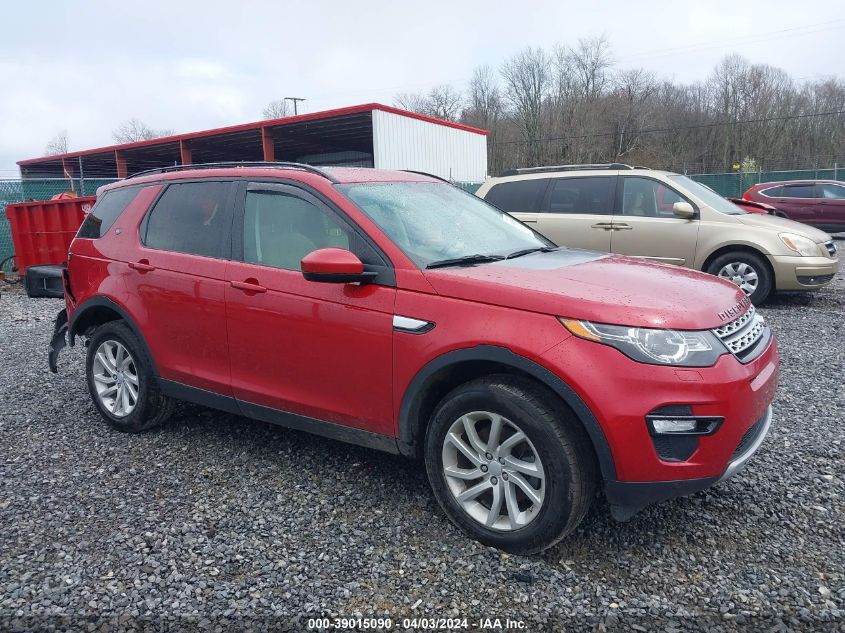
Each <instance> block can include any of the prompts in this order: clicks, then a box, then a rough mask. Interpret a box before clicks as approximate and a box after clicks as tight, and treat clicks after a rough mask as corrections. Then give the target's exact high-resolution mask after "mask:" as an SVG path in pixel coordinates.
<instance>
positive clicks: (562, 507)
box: [50, 164, 778, 553]
mask: <svg viewBox="0 0 845 633" xmlns="http://www.w3.org/2000/svg"><path fill="white" fill-rule="evenodd" d="M68 258H69V259H68V266H67V269H66V270H65V271H64V288H65V301H66V306H67V309H66V310H63V311H62V312H61V313H60V314H59V316H58V317H57V320H56V327H55V332H54V337H53V340H52V342H51V349H50V364H51V369H53V370H54V371H55V370H56V361H57V356H58V353H59V350H60V349H61V348H62V347H63V346H64V345H65V342H66V341H67V340H69V342H70V343H71V344H73V343H74V340H75V339H76V338H77V337H80V336H81V337H83V338H84V339H85V340H86V344H87V350H88V351H87V359H86V376H87V383H88V388H89V391H90V393H91V397H92V399H93V402H94V404H95V406H96V407H97V409H98V410H99V412H100V413H101V414H102V416H103V417H104V418H105V419H106V420H107V421H108V422H109V423H111V424H112V425H113V426H114V427H115V428H117V429H120V430H123V431H129V432H139V431H144V430H146V429H149V428H151V427H154V426H157V425H159V424H161V423H162V422H164V420H165V419H166V418H167V417H168V416H169V415H170V413H171V411H172V406H173V401H174V399H180V400H190V401H193V402H197V403H201V404H204V405H208V406H211V407H215V408H217V409H220V410H222V411H227V412H230V413H235V414H241V415H245V416H248V417H251V418H257V419H260V420H266V421H269V422H274V423H278V424H281V425H285V426H288V427H292V428H294V429H299V430H305V431H310V432H313V433H317V434H320V435H324V436H328V437H331V438H335V439H338V440H342V441H346V442H353V443H357V444H361V445H364V446H368V447H372V448H377V449H381V450H384V451H388V452H391V453H398V454H402V455H405V456H408V457H412V458H420V459H421V461H422V463H421V466H420V467H422V464H424V466H425V468H426V470H427V473H428V477H429V480H430V482H431V485H432V488H433V490H434V494H435V496H436V498H437V500H438V501H439V502H440V504H441V506H442V507H443V509H444V511H445V513H446V514H447V515H448V516H449V518H450V519H451V520H452V521H453V522H454V523H456V524H457V525H458V526H460V527H461V528H463V529H464V530H466V531H467V532H468V533H469V534H470V535H472V536H473V537H475V538H477V539H478V540H479V541H481V542H483V543H486V544H489V545H493V546H496V547H499V548H502V549H504V550H508V551H512V552H520V553H527V552H535V551H538V550H541V549H543V548H546V547H548V546H550V545H552V544H553V543H555V542H557V541H558V540H559V539H561V538H562V537H563V536H564V535H566V534H567V533H569V532H571V531H572V530H573V529H575V527H576V526H577V525H578V524H579V523H580V522H581V520H582V519H583V518H584V515H585V514H586V512H587V509H588V508H589V506H590V503H591V501H592V499H593V497H594V496H595V495H594V493H595V490H596V488H597V487H601V488H602V489H603V492H604V494H605V495H606V496H607V498H608V499H609V501H610V504H611V507H612V511H613V514H614V515H615V516H616V517H617V518H618V519H620V520H624V519H626V518H628V517H630V516H631V515H632V514H633V513H635V512H636V511H638V510H639V509H641V508H642V507H644V506H645V505H647V504H649V503H652V502H656V501H661V500H664V499H668V498H671V497H676V496H678V495H685V494H690V493H693V492H695V491H698V490H701V489H703V488H706V487H708V486H710V485H712V484H715V483H717V482H719V481H722V480H724V479H726V478H728V477H730V476H732V475H733V474H734V473H736V472H737V471H738V470H739V469H740V468H741V467H742V466H743V465H744V464H745V463H746V462H747V461H748V460H749V458H750V457H751V455H752V454H753V453H754V452H755V451H756V450H757V448H758V447H759V446H760V444H761V442H762V441H763V439H764V437H765V436H766V434H767V432H768V430H769V426H770V424H771V421H772V410H771V406H770V405H771V402H772V398H773V396H774V393H775V388H776V384H777V380H778V350H777V345H776V343H775V339H774V336H773V335H772V333H771V331H770V330H769V328H768V326H767V325H766V323H765V322H764V320H763V318H762V317H761V316H760V315H759V314H758V313H756V312H755V310H754V307H753V306H752V305H751V304H750V303H749V301H748V299H747V297H745V296H744V295H743V293H742V291H741V290H740V289H739V288H737V287H736V286H734V285H732V284H730V283H728V282H726V281H723V280H720V279H717V278H715V277H711V276H709V275H705V274H703V273H699V272H694V271H689V270H680V269H678V268H676V267H673V266H664V265H659V264H654V263H648V262H644V261H641V260H638V259H629V258H625V257H619V256H614V255H609V254H607V253H596V252H590V251H584V250H578V249H566V248H557V247H555V246H554V245H553V244H551V243H550V242H549V241H548V240H546V239H545V238H543V237H542V236H540V235H539V234H538V233H536V232H534V231H533V230H532V229H530V228H529V227H527V226H526V225H524V224H522V223H521V222H519V221H517V220H515V219H513V218H512V217H510V216H509V215H507V214H505V213H502V212H500V211H499V210H497V209H495V208H494V207H492V206H490V205H488V204H487V203H485V202H484V201H483V200H480V199H479V198H477V197H475V196H473V195H470V194H468V193H466V192H463V191H461V190H460V189H458V188H456V187H453V186H452V185H450V184H448V183H446V182H444V181H441V180H439V179H437V178H434V177H430V176H426V175H421V174H416V173H408V172H390V171H379V170H372V169H351V168H332V169H317V168H314V167H310V166H307V165H297V164H269V165H263V166H258V165H243V166H240V167H231V166H226V165H223V166H200V167H198V168H194V169H186V168H180V169H178V170H173V171H170V170H162V171H161V172H156V173H146V174H144V175H139V176H137V177H132V178H129V179H126V180H123V181H121V182H119V183H115V184H113V185H109V186H107V187H104V188H102V189H101V190H100V192H99V197H98V201H97V204H96V206H95V207H94V208H93V209H92V211H91V213H90V214H89V216H88V218H87V219H86V220H85V222H84V223H83V225H82V227H81V228H80V230H79V234H78V235H77V237H76V239H75V240H74V241H73V243H72V244H71V247H70V254H69V256H68ZM66 334H67V338H66Z"/></svg>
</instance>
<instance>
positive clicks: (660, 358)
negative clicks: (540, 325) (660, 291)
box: [559, 317, 727, 367]
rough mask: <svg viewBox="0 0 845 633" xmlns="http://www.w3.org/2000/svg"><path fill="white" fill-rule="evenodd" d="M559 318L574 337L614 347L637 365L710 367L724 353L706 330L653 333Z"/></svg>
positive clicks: (716, 339) (720, 345)
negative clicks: (638, 363) (637, 363)
mask: <svg viewBox="0 0 845 633" xmlns="http://www.w3.org/2000/svg"><path fill="white" fill-rule="evenodd" d="M559 318H560V322H561V323H563V325H564V326H565V327H566V329H567V330H569V331H570V332H572V333H573V334H574V335H575V336H577V337H579V338H583V339H586V340H588V341H595V342H596V343H602V344H604V345H610V346H611V347H615V348H616V349H618V350H619V351H620V352H622V353H623V354H625V355H626V356H627V357H628V358H631V359H632V360H635V361H637V362H640V363H648V364H650V365H678V366H682V367H710V366H712V365H713V364H714V363H715V362H716V360H717V359H718V358H719V356H721V355H722V354H724V353H725V352H727V350H726V349H725V347H724V345H722V343H721V341H719V339H718V338H716V336H715V335H714V334H713V333H712V332H710V331H709V330H702V331H698V332H690V331H680V330H655V329H651V328H639V327H628V326H625V325H606V324H604V323H591V322H590V321H576V320H574V319H565V318H563V317H559Z"/></svg>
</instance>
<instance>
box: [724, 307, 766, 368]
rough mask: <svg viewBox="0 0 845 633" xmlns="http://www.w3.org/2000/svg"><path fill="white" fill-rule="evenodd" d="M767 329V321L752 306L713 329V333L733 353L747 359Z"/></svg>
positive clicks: (741, 358)
mask: <svg viewBox="0 0 845 633" xmlns="http://www.w3.org/2000/svg"><path fill="white" fill-rule="evenodd" d="M765 331H766V321H765V320H764V319H763V317H762V316H761V315H759V314H757V311H756V310H755V309H754V306H751V307H750V308H748V311H747V312H746V313H745V314H743V315H742V316H741V317H739V318H738V319H735V320H733V321H731V322H730V323H726V324H725V325H723V326H722V327H718V328H716V329H715V330H713V334H715V335H716V336H718V337H719V339H720V340H721V341H722V343H724V344H725V347H727V348H728V351H730V352H731V354H733V355H734V356H736V357H737V358H739V359H740V360H745V361H747V360H750V359H748V358H746V357H747V356H748V355H749V354H751V353H752V352H753V350H752V348H753V347H754V345H756V344H757V342H758V341H759V340H760V338H761V337H762V336H763V334H764V333H765Z"/></svg>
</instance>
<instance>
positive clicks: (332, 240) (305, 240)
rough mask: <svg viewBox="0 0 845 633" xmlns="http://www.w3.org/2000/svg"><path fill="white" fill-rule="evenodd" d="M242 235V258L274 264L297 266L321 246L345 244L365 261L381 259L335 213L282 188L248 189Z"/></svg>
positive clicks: (275, 265) (286, 267) (332, 246)
mask: <svg viewBox="0 0 845 633" xmlns="http://www.w3.org/2000/svg"><path fill="white" fill-rule="evenodd" d="M243 239H244V261H245V262H249V263H252V264H262V265H264V266H272V267H274V268H284V269H286V270H300V262H301V260H302V258H303V257H305V256H306V255H307V254H308V253H310V252H312V251H315V250H317V249H320V248H344V249H347V250H351V251H352V252H353V253H355V254H356V255H358V257H360V258H361V261H363V262H364V263H381V262H380V259H379V258H378V256H377V255H375V253H374V252H373V251H372V249H371V248H370V247H369V246H367V245H366V244H365V243H364V242H363V241H362V240H361V239H360V238H358V236H357V234H356V233H355V232H354V231H352V230H351V229H349V228H347V227H346V226H345V225H344V224H342V223H341V222H340V221H339V220H338V219H337V218H336V217H335V216H334V214H332V213H331V212H329V211H328V210H326V209H324V208H322V207H319V206H317V205H316V204H313V203H312V202H309V201H308V200H304V199H303V198H300V197H298V196H294V195H290V194H287V193H282V192H269V191H248V192H247V194H246V204H245V206H244V235H243Z"/></svg>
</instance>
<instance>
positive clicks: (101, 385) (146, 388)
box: [85, 321, 174, 433]
mask: <svg viewBox="0 0 845 633" xmlns="http://www.w3.org/2000/svg"><path fill="white" fill-rule="evenodd" d="M85 376H86V379H87V382H88V391H89V392H90V393H91V400H92V401H93V402H94V406H96V407H97V410H98V411H99V412H100V415H102V416H103V418H105V420H106V421H107V422H108V423H109V424H111V425H112V427H114V428H115V429H117V430H118V431H123V432H126V433H140V432H142V431H146V430H148V429H151V428H153V427H156V426H160V425H161V424H164V422H165V421H166V420H167V418H169V417H170V414H171V413H172V412H173V404H174V403H173V400H171V399H170V398H167V397H166V396H163V395H162V394H161V392H160V391H159V389H158V382H157V380H156V377H155V375H154V374H153V371H152V362H151V361H150V359H149V357H148V356H147V354H146V352H145V350H144V347H143V346H142V345H141V344H140V343H139V342H138V339H137V337H136V336H135V334H134V333H133V332H132V330H131V329H130V328H129V326H127V325H126V324H125V323H124V322H123V321H110V322H108V323H105V324H104V325H101V326H100V327H98V328H97V329H96V330H95V331H94V335H93V336H92V337H91V339H90V340H89V341H88V353H87V355H86V358H85Z"/></svg>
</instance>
